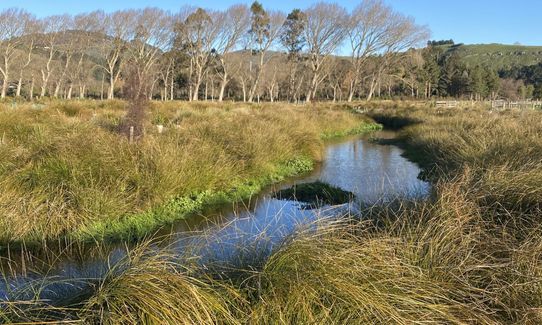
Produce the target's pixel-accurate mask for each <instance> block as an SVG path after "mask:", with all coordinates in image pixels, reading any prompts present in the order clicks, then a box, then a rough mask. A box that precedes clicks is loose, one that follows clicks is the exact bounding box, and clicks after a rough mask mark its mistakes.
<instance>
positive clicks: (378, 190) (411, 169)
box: [0, 131, 431, 301]
mask: <svg viewBox="0 0 542 325" xmlns="http://www.w3.org/2000/svg"><path fill="white" fill-rule="evenodd" d="M371 137H376V138H392V137H394V133H393V132H388V131H380V132H375V133H370V134H368V135H364V136H356V137H349V138H344V139H341V140H339V141H335V142H329V143H327V145H326V152H325V155H324V159H323V161H322V163H321V164H319V165H318V166H316V168H315V170H314V171H313V172H312V173H310V174H309V175H305V176H303V177H300V178H297V179H292V180H288V181H286V182H283V183H280V184H276V185H274V186H272V187H270V188H268V189H266V190H265V191H263V193H260V194H259V195H257V196H256V197H254V198H253V199H252V200H251V201H250V202H245V203H238V204H232V205H230V206H226V207H223V208H221V209H218V210H217V209H215V210H213V211H206V212H205V213H202V214H201V215H199V216H193V217H191V218H188V219H187V220H182V221H179V222H178V223H176V224H175V225H173V226H172V227H171V228H168V229H165V230H163V231H162V232H161V233H159V234H156V236H166V235H167V240H166V244H167V246H168V247H171V248H173V249H174V251H175V252H177V253H178V254H179V255H182V254H183V253H186V252H187V251H189V252H190V254H197V255H199V256H201V261H202V263H205V262H206V261H211V260H212V261H217V260H218V261H228V262H230V263H235V260H236V259H241V258H242V257H243V254H244V253H247V254H250V253H251V252H252V253H253V252H254V251H255V249H256V250H257V251H258V252H261V253H262V255H263V256H266V255H267V254H269V253H270V252H271V251H272V249H273V246H274V245H276V244H277V243H279V242H280V241H281V240H283V239H284V238H285V236H287V235H289V234H291V233H292V232H293V231H294V230H295V229H296V227H298V226H299V225H304V224H308V223H311V222H313V221H315V220H317V219H319V218H330V217H334V216H337V215H342V214H346V213H349V212H353V213H355V212H356V210H357V209H358V207H359V206H361V205H367V204H382V203H386V202H388V201H391V200H393V199H395V198H410V199H415V198H424V197H426V196H427V195H428V194H429V192H430V189H431V186H430V184H428V183H426V182H424V181H422V180H420V179H418V174H419V173H420V169H419V168H418V166H417V165H415V164H414V163H412V162H410V161H408V160H407V159H405V158H404V157H402V155H401V154H402V150H401V149H399V148H398V147H396V146H392V145H380V144H377V143H374V142H372V141H370V138H371ZM314 181H322V182H325V183H328V184H330V185H333V186H335V187H339V188H341V189H343V190H345V191H349V192H352V193H353V194H354V195H355V198H354V200H353V202H351V203H349V204H344V205H339V206H325V207H322V208H319V209H307V208H303V206H302V205H300V204H299V203H298V202H294V201H287V200H279V199H275V198H273V195H272V194H273V193H274V192H275V191H277V190H280V189H284V188H288V187H291V186H292V185H294V184H299V183H310V182H314ZM166 244H164V243H162V245H166ZM194 247H197V250H196V249H195V248H194ZM125 251H126V248H125V247H124V246H121V245H117V246H112V247H109V248H107V249H105V252H104V251H102V252H101V253H100V254H88V255H85V256H84V257H82V258H81V257H79V258H73V257H70V256H61V257H59V258H58V259H57V261H55V262H54V266H53V267H52V268H50V269H48V270H47V276H45V277H44V275H43V272H44V270H43V269H40V270H39V272H36V271H35V272H32V271H28V267H27V266H24V267H20V268H19V269H12V270H10V273H11V276H9V277H7V278H6V279H4V280H0V300H12V299H30V298H31V295H32V294H33V293H31V292H27V293H21V292H18V289H19V288H21V287H29V286H30V287H38V286H42V285H41V283H42V282H43V280H44V279H47V280H48V281H47V282H50V281H54V283H51V284H48V285H47V286H46V287H45V290H42V291H41V293H40V297H41V298H43V299H51V300H53V301H55V300H58V299H62V298H63V297H69V296H73V295H75V294H77V293H79V292H81V290H84V289H85V286H86V285H87V284H86V283H87V282H88V280H89V279H90V280H91V281H92V280H97V279H100V278H102V277H103V276H104V274H105V273H106V272H107V271H108V270H109V269H110V268H111V265H114V264H115V262H116V261H118V260H119V259H121V258H122V257H124V256H125ZM36 269H39V268H38V267H36ZM83 280H85V281H83Z"/></svg>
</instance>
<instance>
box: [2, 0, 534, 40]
mask: <svg viewBox="0 0 542 325" xmlns="http://www.w3.org/2000/svg"><path fill="white" fill-rule="evenodd" d="M260 1H261V2H262V3H263V4H264V6H265V7H267V8H272V9H280V10H283V11H289V10H291V9H293V8H301V9H302V8H305V7H308V6H310V5H311V4H312V3H314V2H316V0H273V1H270V0H267V1H266V0H260ZM243 2H245V3H250V2H251V1H243V0H207V1H186V0H159V1H152V0H131V1H118V0H56V1H55V0H19V1H11V0H0V8H1V9H4V8H8V7H13V6H17V7H21V8H25V9H27V10H29V11H31V12H33V13H34V14H36V15H38V16H47V15H50V14H60V13H71V14H74V13H80V12H85V11H92V10H96V9H104V10H105V11H114V10H117V9H123V8H143V7H146V6H156V7H161V8H163V9H166V10H170V11H177V10H178V9H179V8H180V7H182V6H183V5H186V4H192V5H197V6H201V7H204V8H215V9H223V8H225V7H227V6H229V5H230V4H234V3H243ZM335 2H337V3H339V4H341V5H343V6H344V7H346V8H348V9H351V8H353V7H355V6H356V5H357V4H358V3H359V0H358V1H356V0H336V1H335ZM386 2H387V3H388V4H390V5H391V6H392V7H393V8H395V9H397V10H398V11H400V12H402V13H404V14H408V15H410V16H413V17H414V18H415V19H416V21H417V22H418V23H419V24H424V25H427V26H429V28H430V29H431V31H432V39H449V38H452V39H454V40H455V41H456V42H458V43H459V42H461V43H468V44H473V43H505V44H513V43H515V42H519V43H521V44H524V45H542V22H541V20H542V19H541V18H542V0H515V1H511V0H445V1H442V0H441V1H439V0H387V1H386Z"/></svg>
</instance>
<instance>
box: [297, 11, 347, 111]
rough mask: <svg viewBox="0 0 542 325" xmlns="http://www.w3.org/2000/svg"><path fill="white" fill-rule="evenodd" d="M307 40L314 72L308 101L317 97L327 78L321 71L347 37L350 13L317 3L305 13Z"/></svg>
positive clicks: (307, 97)
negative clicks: (324, 79)
mask: <svg viewBox="0 0 542 325" xmlns="http://www.w3.org/2000/svg"><path fill="white" fill-rule="evenodd" d="M305 16H306V19H305V28H304V33H305V39H306V41H307V52H308V55H309V60H310V67H311V70H312V78H311V81H310V84H309V90H308V92H307V96H306V101H307V102H310V101H311V100H312V99H313V98H314V97H315V96H316V91H317V89H318V85H319V84H320V83H321V82H322V81H323V77H325V76H324V75H323V74H322V73H321V70H322V69H323V66H324V64H326V61H327V59H328V57H329V56H330V55H331V54H332V53H333V52H334V51H335V50H336V49H337V48H338V47H339V46H340V45H341V43H342V41H343V40H344V37H345V36H346V24H345V23H344V22H345V21H346V20H347V19H348V13H347V12H346V10H345V9H344V8H342V7H341V6H339V5H337V4H328V3H325V2H320V3H317V4H315V5H313V6H311V7H310V8H308V9H307V10H306V11H305Z"/></svg>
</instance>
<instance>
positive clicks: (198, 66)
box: [176, 8, 219, 100]
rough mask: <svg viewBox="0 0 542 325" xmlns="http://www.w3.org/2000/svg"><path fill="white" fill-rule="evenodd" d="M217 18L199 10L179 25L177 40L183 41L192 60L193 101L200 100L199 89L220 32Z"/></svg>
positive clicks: (215, 15) (213, 14) (191, 82)
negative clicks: (216, 21) (216, 22)
mask: <svg viewBox="0 0 542 325" xmlns="http://www.w3.org/2000/svg"><path fill="white" fill-rule="evenodd" d="M217 17H218V15H217V14H215V13H211V14H209V13H208V12H207V11H205V10H204V9H201V8H198V9H196V10H195V11H194V12H192V13H190V14H189V15H188V16H187V17H186V18H185V19H184V21H182V22H180V23H179V24H177V28H176V32H177V40H179V39H180V40H181V43H182V46H183V48H184V49H185V51H187V52H188V55H189V56H190V58H191V70H192V72H193V75H192V74H191V75H190V77H191V80H190V84H191V86H192V96H191V100H198V99H199V89H200V86H201V83H202V81H203V76H204V74H205V72H206V70H207V67H208V62H209V59H210V57H211V55H212V51H213V48H214V45H215V41H216V38H217V35H218V32H219V29H218V28H217V25H216V24H215V22H214V21H213V18H217Z"/></svg>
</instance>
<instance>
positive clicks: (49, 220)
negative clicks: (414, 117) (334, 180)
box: [0, 101, 374, 246]
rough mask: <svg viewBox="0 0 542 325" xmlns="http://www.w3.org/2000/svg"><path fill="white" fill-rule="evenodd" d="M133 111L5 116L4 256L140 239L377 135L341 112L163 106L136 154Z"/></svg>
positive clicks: (110, 108)
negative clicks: (356, 136) (14, 248)
mask: <svg viewBox="0 0 542 325" xmlns="http://www.w3.org/2000/svg"><path fill="white" fill-rule="evenodd" d="M124 106H125V104H124V103H123V102H120V101H114V102H99V101H80V102H78V101H73V102H72V101H67V102H62V101H52V102H43V103H37V104H30V103H19V104H17V105H13V104H11V103H4V104H3V107H2V108H1V109H0V136H1V137H2V139H3V140H2V144H1V145H0V192H1V193H2V196H1V197H0V243H1V244H2V245H4V246H5V245H7V244H16V243H22V242H25V243H26V244H30V243H39V242H45V241H48V240H52V239H57V238H68V239H69V240H75V241H80V240H102V239H104V238H116V239H129V238H133V237H140V236H142V235H144V234H147V233H148V232H150V231H152V230H154V229H156V227H158V226H160V225H163V224H165V223H169V222H172V221H173V220H175V219H178V218H182V217H184V216H186V215H187V214H190V213H194V212H197V211H199V210H201V209H202V208H203V207H205V206H209V205H212V204H220V203H223V202H232V201H238V200H241V199H244V198H247V197H249V196H251V195H253V194H255V193H257V192H258V191H260V190H261V189H262V188H263V187H264V186H266V185H268V184H270V183H273V182H276V181H280V180H282V179H284V178H285V177H288V176H292V175H297V174H300V173H303V172H307V171H309V170H311V169H312V165H313V163H314V161H316V160H318V159H319V158H320V155H321V152H322V150H321V149H322V138H329V137H331V136H340V135H345V134H350V133H352V132H356V133H357V132H364V131H366V130H368V129H372V128H373V127H374V126H373V125H374V124H371V123H372V122H371V121H370V120H368V119H366V118H363V117H361V116H359V115H356V114H352V113H351V112H349V111H348V110H344V109H340V108H327V107H317V106H315V107H305V108H303V107H294V106H291V107H284V105H263V106H260V105H252V106H248V105H233V104H222V105H218V104H210V103H208V104H206V103H196V104H188V103H182V102H177V103H154V104H153V105H152V107H151V108H150V109H149V112H148V113H147V114H148V121H149V123H148V124H147V125H146V135H145V137H144V138H143V139H142V140H141V141H138V142H136V143H129V141H128V140H127V139H126V138H124V137H122V136H120V135H119V134H118V133H117V131H116V130H117V129H118V125H119V123H120V121H121V119H122V117H123V116H124V114H125V107H124ZM157 124H161V125H163V126H164V127H165V131H164V132H163V133H161V134H159V133H158V131H157V128H156V125H157Z"/></svg>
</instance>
